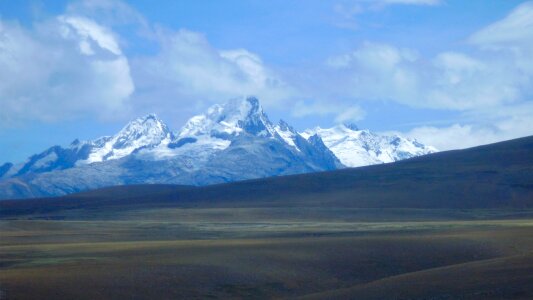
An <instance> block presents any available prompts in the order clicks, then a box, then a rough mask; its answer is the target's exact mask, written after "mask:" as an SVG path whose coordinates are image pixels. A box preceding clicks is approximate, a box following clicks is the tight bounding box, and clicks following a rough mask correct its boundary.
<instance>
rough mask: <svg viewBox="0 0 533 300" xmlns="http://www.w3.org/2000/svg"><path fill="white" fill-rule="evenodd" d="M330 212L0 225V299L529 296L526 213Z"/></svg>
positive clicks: (34, 219) (195, 213)
mask: <svg viewBox="0 0 533 300" xmlns="http://www.w3.org/2000/svg"><path fill="white" fill-rule="evenodd" d="M341 210H343V209H341V208H339V209H334V208H329V209H325V210H322V211H320V209H318V208H315V209H308V210H307V211H306V210H299V211H298V213H297V212H296V211H292V212H291V211H290V210H288V211H285V213H281V212H280V211H279V209H271V208H216V209H212V208H205V209H202V208H189V209H188V208H174V209H168V208H165V209H151V210H139V211H135V210H125V211H122V212H121V211H119V210H117V211H114V212H113V213H112V216H110V215H109V212H102V213H101V214H92V215H90V216H91V217H90V218H87V216H84V215H83V214H82V213H81V211H76V212H69V213H67V214H65V213H64V212H62V213H61V214H60V215H61V218H62V220H57V218H54V216H53V215H48V216H43V215H39V216H35V215H27V216H19V217H18V218H17V219H11V220H2V221H0V236H1V237H2V238H1V239H0V262H1V263H0V290H1V297H2V299H117V298H127V299H176V298H186V299H206V298H207V299H208V298H263V299H268V298H294V297H309V298H315V299H323V298H333V299H335V298H337V299H343V298H358V299H364V298H374V299H387V298H389V299H417V298H420V299H427V298H434V299H455V298H460V297H463V298H466V299H471V298H472V299H487V298H491V297H492V298H494V299H500V298H502V297H515V298H516V297H523V298H524V299H526V298H528V297H533V286H532V285H530V284H527V283H528V282H533V255H532V253H533V218H529V217H528V215H529V214H528V213H527V212H524V211H521V212H520V213H517V212H513V211H507V212H503V211H488V210H479V211H478V210H462V211H453V210H409V209H391V210H386V209H385V210H368V209H361V210H358V209H352V210H347V211H346V210H344V213H343V214H340V211H341ZM339 214H340V216H341V217H339ZM487 276H489V277H490V278H489V279H490V280H487Z"/></svg>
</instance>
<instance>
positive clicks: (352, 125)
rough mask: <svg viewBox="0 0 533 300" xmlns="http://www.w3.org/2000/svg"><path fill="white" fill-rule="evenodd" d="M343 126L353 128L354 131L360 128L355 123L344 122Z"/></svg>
mask: <svg viewBox="0 0 533 300" xmlns="http://www.w3.org/2000/svg"><path fill="white" fill-rule="evenodd" d="M342 126H344V127H345V128H347V129H350V130H353V131H358V130H359V127H357V125H355V124H354V123H344V124H342Z"/></svg>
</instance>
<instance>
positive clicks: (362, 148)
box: [0, 97, 436, 199]
mask: <svg viewBox="0 0 533 300" xmlns="http://www.w3.org/2000/svg"><path fill="white" fill-rule="evenodd" d="M435 151H436V149H434V148H433V147H429V146H425V145H422V144H420V143H418V142H417V141H415V140H410V139H406V138H403V137H400V136H383V135H379V134H376V133H372V132H370V131H368V130H358V129H357V128H356V127H355V126H353V125H338V126H336V127H334V128H330V129H322V128H319V127H317V128H315V129H312V130H305V131H303V132H301V133H299V132H297V131H296V130H295V129H294V128H293V127H292V126H290V125H289V124H287V123H286V122H284V121H283V120H280V122H279V123H278V124H276V125H275V124H273V123H272V122H271V121H270V120H269V118H268V116H267V115H266V114H265V113H264V111H263V109H262V107H261V105H260V103H259V101H258V99H257V98H254V97H247V98H241V99H234V100H231V101H229V102H227V103H226V104H224V105H214V106H212V107H210V108H209V109H208V110H207V112H206V113H205V114H202V115H198V116H194V117H192V118H191V119H189V121H187V122H186V124H185V125H184V126H183V127H182V128H181V130H179V131H178V132H172V131H171V130H170V129H169V128H168V126H167V125H165V123H163V121H162V120H160V119H159V118H158V117H157V116H156V115H155V114H150V115H147V116H145V117H142V118H138V119H136V120H133V121H132V122H130V123H129V124H127V125H126V126H125V127H124V128H123V129H122V130H120V131H119V132H118V133H117V134H116V135H113V136H105V137H101V138H99V139H96V140H93V141H79V140H75V141H74V142H72V144H71V145H69V146H68V147H65V148H63V147H61V146H53V147H51V148H49V149H47V150H45V151H43V152H42V153H39V154H36V155H33V156H31V157H30V158H29V159H28V160H27V161H26V162H23V163H20V164H12V163H6V164H4V165H2V166H0V178H1V179H0V198H4V199H5V198H29V197H42V196H57V195H64V194H68V193H72V192H78V191H84V190H89V189H94V188H99V187H104V186H111V185H124V184H138V183H173V184H188V185H208V184H214V183H223V182H230V181H236V180H245V179H253V178H262V177H269V176H279V175H289V174H300V173H308V172H316V171H326V170H334V169H339V168H344V167H357V166H364V165H371V164H380V163H388V162H393V161H397V160H401V159H406V158H410V157H414V156H419V155H424V154H428V153H432V152H435Z"/></svg>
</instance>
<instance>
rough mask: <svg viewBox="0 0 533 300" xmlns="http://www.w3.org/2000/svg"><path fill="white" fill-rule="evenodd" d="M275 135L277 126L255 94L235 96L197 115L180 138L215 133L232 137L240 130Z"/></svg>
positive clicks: (215, 134)
mask: <svg viewBox="0 0 533 300" xmlns="http://www.w3.org/2000/svg"><path fill="white" fill-rule="evenodd" d="M243 132H245V133H249V134H252V135H257V136H265V137H267V136H272V134H273V132H274V131H273V126H272V123H271V122H270V120H269V119H268V116H267V115H266V114H265V113H264V112H263V108H262V107H261V104H260V103H259V100H258V99H257V98H255V97H246V98H239V99H232V100H230V101H228V102H227V103H226V104H224V105H219V104H215V105H213V106H211V107H210V108H209V109H208V110H207V113H205V114H202V115H198V116H194V117H192V118H191V119H189V121H187V123H186V124H185V126H183V127H182V129H181V130H180V132H179V136H180V137H188V136H201V135H211V136H214V137H219V138H224V139H228V138H229V137H230V136H236V135H239V134H240V133H243Z"/></svg>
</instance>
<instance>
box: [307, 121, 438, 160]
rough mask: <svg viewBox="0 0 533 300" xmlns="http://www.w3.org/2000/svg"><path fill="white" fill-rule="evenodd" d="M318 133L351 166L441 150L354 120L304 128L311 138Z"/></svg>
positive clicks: (336, 154) (340, 158) (405, 157)
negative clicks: (371, 128) (382, 131)
mask: <svg viewBox="0 0 533 300" xmlns="http://www.w3.org/2000/svg"><path fill="white" fill-rule="evenodd" d="M315 134H316V135H318V136H320V137H321V138H322V140H323V141H324V144H325V145H326V146H327V147H328V148H329V149H330V150H331V151H332V152H333V153H334V154H335V156H337V157H338V158H339V160H340V161H341V162H342V163H343V164H344V165H346V166H349V167H360V166H368V165H373V164H380V163H390V162H394V161H398V160H402V159H407V158H411V157H414V156H419V155H424V154H429V153H433V152H436V151H437V149H435V148H433V147H431V146H426V145H423V144H421V143H419V142H417V141H416V140H413V139H407V138H404V137H401V136H399V135H381V134H377V133H374V132H371V131H369V130H368V129H363V130H362V129H359V128H357V127H356V126H355V125H353V124H341V125H337V126H335V127H332V128H325V129H324V128H320V127H316V128H315V129H308V130H306V131H304V132H302V135H303V136H304V137H306V138H308V139H309V137H311V136H312V135H315Z"/></svg>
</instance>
